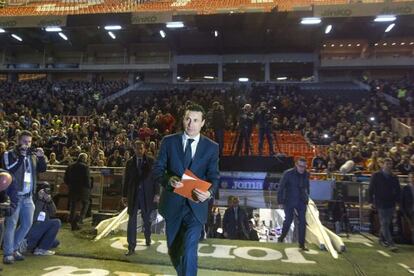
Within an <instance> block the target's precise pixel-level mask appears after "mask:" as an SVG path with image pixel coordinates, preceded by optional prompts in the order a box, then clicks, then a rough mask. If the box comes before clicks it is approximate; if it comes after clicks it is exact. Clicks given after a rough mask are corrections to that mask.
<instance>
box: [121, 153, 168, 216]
mask: <svg viewBox="0 0 414 276" xmlns="http://www.w3.org/2000/svg"><path fill="white" fill-rule="evenodd" d="M153 164H154V159H153V158H151V157H149V156H147V155H144V156H143V157H142V163H141V167H140V168H138V166H137V156H136V155H135V156H134V157H133V158H131V159H129V160H128V162H127V163H126V166H125V171H124V178H123V183H122V196H123V197H126V198H127V199H128V214H132V211H133V209H134V208H133V207H134V202H136V201H137V200H138V198H136V190H137V189H138V188H139V186H142V187H143V188H144V189H143V191H144V199H145V204H144V205H145V206H144V207H143V206H141V212H149V211H152V210H154V209H156V208H157V206H156V204H155V203H154V196H155V195H158V194H159V193H160V190H159V186H158V185H156V183H155V181H154V180H153V177H152V166H153Z"/></svg>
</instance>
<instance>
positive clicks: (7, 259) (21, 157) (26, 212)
mask: <svg viewBox="0 0 414 276" xmlns="http://www.w3.org/2000/svg"><path fill="white" fill-rule="evenodd" d="M31 144H32V133H31V132H30V131H27V130H23V131H22V132H20V135H19V140H18V146H17V148H15V149H13V150H10V151H6V152H5V153H4V156H3V164H2V165H3V168H5V169H6V170H7V171H9V172H10V174H11V175H12V177H13V182H12V184H11V185H10V186H9V188H8V189H7V195H8V196H9V197H10V200H11V205H12V207H13V212H12V214H11V216H8V217H6V219H5V226H6V230H5V233H4V243H3V252H4V257H3V263H5V264H13V263H14V261H22V260H24V256H23V255H22V254H21V253H20V252H19V251H18V250H17V249H18V248H19V246H20V243H21V242H22V241H23V239H24V237H25V236H26V234H27V232H29V229H30V227H31V225H32V221H33V212H34V203H33V199H32V193H33V191H36V178H37V173H41V172H44V171H46V166H47V165H46V160H45V156H44V152H43V149H41V148H37V149H36V150H33V149H32V148H30V146H31ZM18 223H19V227H17V225H18ZM16 227H17V228H16Z"/></svg>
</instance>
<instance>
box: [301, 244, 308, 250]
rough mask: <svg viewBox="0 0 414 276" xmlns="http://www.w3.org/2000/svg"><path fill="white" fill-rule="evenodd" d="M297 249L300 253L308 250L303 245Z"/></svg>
mask: <svg viewBox="0 0 414 276" xmlns="http://www.w3.org/2000/svg"><path fill="white" fill-rule="evenodd" d="M299 249H300V250H301V251H309V248H307V247H306V246H304V245H301V246H299Z"/></svg>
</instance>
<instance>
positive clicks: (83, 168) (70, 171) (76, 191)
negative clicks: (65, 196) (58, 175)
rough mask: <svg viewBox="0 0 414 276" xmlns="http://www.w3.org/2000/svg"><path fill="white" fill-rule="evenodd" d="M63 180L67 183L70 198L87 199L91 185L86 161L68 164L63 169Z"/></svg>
mask: <svg viewBox="0 0 414 276" xmlns="http://www.w3.org/2000/svg"><path fill="white" fill-rule="evenodd" d="M64 181H65V184H66V185H68V188H69V197H70V198H76V199H83V200H87V199H89V195H90V190H91V188H92V187H91V179H90V172H89V166H88V165H87V164H86V163H83V162H79V161H76V162H75V163H73V164H71V165H69V166H68V167H67V168H66V171H65V176H64Z"/></svg>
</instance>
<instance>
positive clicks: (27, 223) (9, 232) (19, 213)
mask: <svg viewBox="0 0 414 276" xmlns="http://www.w3.org/2000/svg"><path fill="white" fill-rule="evenodd" d="M34 209H35V206H34V203H33V199H32V197H31V196H30V197H22V196H18V202H17V206H16V209H15V211H14V213H13V214H12V215H11V216H9V217H6V220H5V224H6V230H5V232H4V243H3V252H4V256H10V255H13V253H14V252H15V251H16V250H17V248H18V247H19V245H20V243H21V242H22V241H23V239H24V237H25V236H26V234H27V233H28V232H29V230H30V227H31V226H32V223H33V213H34ZM17 222H19V227H17V229H16V226H17Z"/></svg>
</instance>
